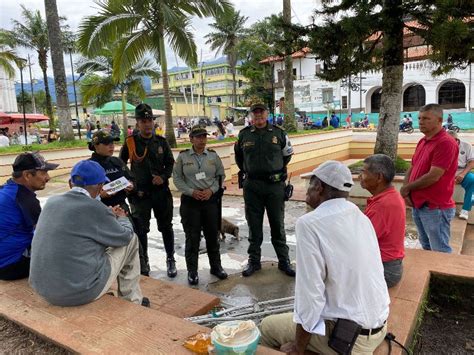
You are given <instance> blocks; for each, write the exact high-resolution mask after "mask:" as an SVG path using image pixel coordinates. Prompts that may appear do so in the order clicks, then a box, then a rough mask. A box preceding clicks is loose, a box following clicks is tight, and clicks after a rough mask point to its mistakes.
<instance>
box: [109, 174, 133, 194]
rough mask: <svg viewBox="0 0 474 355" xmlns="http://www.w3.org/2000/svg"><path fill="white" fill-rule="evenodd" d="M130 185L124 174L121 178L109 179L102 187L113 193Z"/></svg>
mask: <svg viewBox="0 0 474 355" xmlns="http://www.w3.org/2000/svg"><path fill="white" fill-rule="evenodd" d="M130 185H131V183H130V181H128V180H127V178H126V177H125V176H122V177H121V178H119V179H117V180H114V181H111V182H109V183H108V184H106V185H104V187H103V189H104V191H106V192H107V193H108V194H114V193H116V192H119V191H122V190H123V189H125V188H127V187H129V186H130Z"/></svg>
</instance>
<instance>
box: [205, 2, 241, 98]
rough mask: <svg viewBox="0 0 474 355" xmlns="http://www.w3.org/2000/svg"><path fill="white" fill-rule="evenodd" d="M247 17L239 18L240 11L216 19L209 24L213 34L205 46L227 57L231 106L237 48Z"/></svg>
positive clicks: (234, 91)
mask: <svg viewBox="0 0 474 355" xmlns="http://www.w3.org/2000/svg"><path fill="white" fill-rule="evenodd" d="M247 19H248V17H247V16H241V15H240V11H235V10H232V11H229V12H225V13H223V14H222V15H220V16H218V17H217V18H216V22H214V23H211V24H210V25H209V26H211V27H212V29H213V30H214V32H210V33H208V34H207V35H206V36H205V38H207V41H206V44H210V45H211V50H213V51H214V50H217V53H219V52H222V53H223V54H225V55H226V56H227V63H228V64H229V66H230V70H231V72H232V106H233V107H236V106H237V83H236V80H235V67H236V65H237V61H238V59H239V58H238V51H237V46H238V43H239V41H240V40H241V39H242V37H243V35H244V24H245V21H247Z"/></svg>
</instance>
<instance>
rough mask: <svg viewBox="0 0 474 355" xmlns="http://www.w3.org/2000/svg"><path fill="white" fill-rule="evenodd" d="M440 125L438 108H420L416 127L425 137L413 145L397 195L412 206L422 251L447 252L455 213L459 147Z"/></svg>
mask: <svg viewBox="0 0 474 355" xmlns="http://www.w3.org/2000/svg"><path fill="white" fill-rule="evenodd" d="M442 123H443V109H442V108H441V106H440V105H438V104H428V105H425V106H423V107H422V108H421V109H420V114H419V126H420V131H421V132H422V133H423V134H424V135H425V136H424V137H423V138H422V139H421V140H420V141H419V142H418V145H417V146H416V150H415V154H414V155H413V158H412V164H411V168H410V169H409V170H408V171H407V173H406V175H405V181H404V182H403V186H402V188H401V189H400V193H401V195H402V196H403V197H404V198H405V202H406V203H407V204H408V205H409V206H412V207H413V220H414V221H415V224H416V228H417V229H418V238H419V240H420V243H421V246H422V247H423V249H426V250H434V251H441V252H444V253H450V252H451V247H450V246H449V237H450V223H451V220H452V219H453V217H454V214H455V211H456V209H455V204H454V200H453V198H452V196H453V192H454V176H455V174H456V169H457V162H458V154H459V147H458V145H457V143H456V141H455V140H454V139H453V138H452V137H451V136H449V135H448V134H447V133H446V132H445V130H444V129H443V126H442Z"/></svg>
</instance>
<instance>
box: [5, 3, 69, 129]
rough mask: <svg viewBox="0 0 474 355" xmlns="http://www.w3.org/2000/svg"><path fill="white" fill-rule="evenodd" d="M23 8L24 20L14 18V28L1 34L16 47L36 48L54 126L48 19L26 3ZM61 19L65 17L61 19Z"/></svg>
mask: <svg viewBox="0 0 474 355" xmlns="http://www.w3.org/2000/svg"><path fill="white" fill-rule="evenodd" d="M21 8H22V21H21V22H20V21H17V20H12V23H13V30H10V31H8V30H4V29H2V30H0V33H1V36H5V38H7V39H8V41H9V43H11V44H12V45H13V46H15V47H23V48H26V49H32V50H35V51H36V53H37V54H38V64H39V66H40V68H41V71H42V72H43V82H44V91H45V93H46V115H47V116H48V117H49V124H50V126H51V127H54V115H53V104H52V102H51V94H50V91H49V85H48V74H47V71H48V51H49V48H50V46H49V39H48V27H47V24H46V21H45V20H44V19H43V18H42V17H41V13H40V12H39V10H33V11H32V10H28V9H27V8H26V7H25V6H24V5H21ZM60 20H61V21H62V20H64V18H61V19H60Z"/></svg>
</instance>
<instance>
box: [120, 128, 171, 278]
mask: <svg viewBox="0 0 474 355" xmlns="http://www.w3.org/2000/svg"><path fill="white" fill-rule="evenodd" d="M133 145H134V148H133ZM120 158H121V159H122V160H123V161H124V162H125V163H127V161H128V160H129V159H130V161H131V170H132V173H133V175H134V177H135V184H136V186H135V190H134V191H133V193H132V194H130V195H129V197H128V199H129V202H130V207H131V213H132V217H133V219H134V221H135V225H136V228H137V235H138V239H139V240H140V244H141V245H142V250H143V252H142V255H141V258H140V259H141V260H140V261H141V267H142V273H144V274H146V273H147V272H149V265H148V238H147V234H148V232H149V231H150V219H151V210H152V209H153V213H154V215H155V217H156V220H157V222H158V230H159V231H160V232H161V234H162V236H163V243H164V246H165V250H166V254H167V257H168V259H167V262H168V263H169V262H170V261H172V262H173V263H174V233H173V224H172V220H173V197H172V195H171V191H170V189H169V186H168V179H169V178H170V177H171V174H172V171H173V164H174V158H173V153H172V152H171V148H170V146H169V144H168V142H167V141H166V139H165V138H164V137H162V136H158V135H153V136H152V137H151V138H144V137H142V136H141V135H140V134H139V133H138V134H136V135H133V136H131V137H128V138H127V140H126V142H125V144H124V146H123V147H122V150H121V151H120ZM154 176H160V177H161V178H162V179H163V182H164V183H163V184H161V185H154V184H153V183H152V180H153V177H154ZM143 268H145V269H143ZM147 269H148V270H147Z"/></svg>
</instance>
